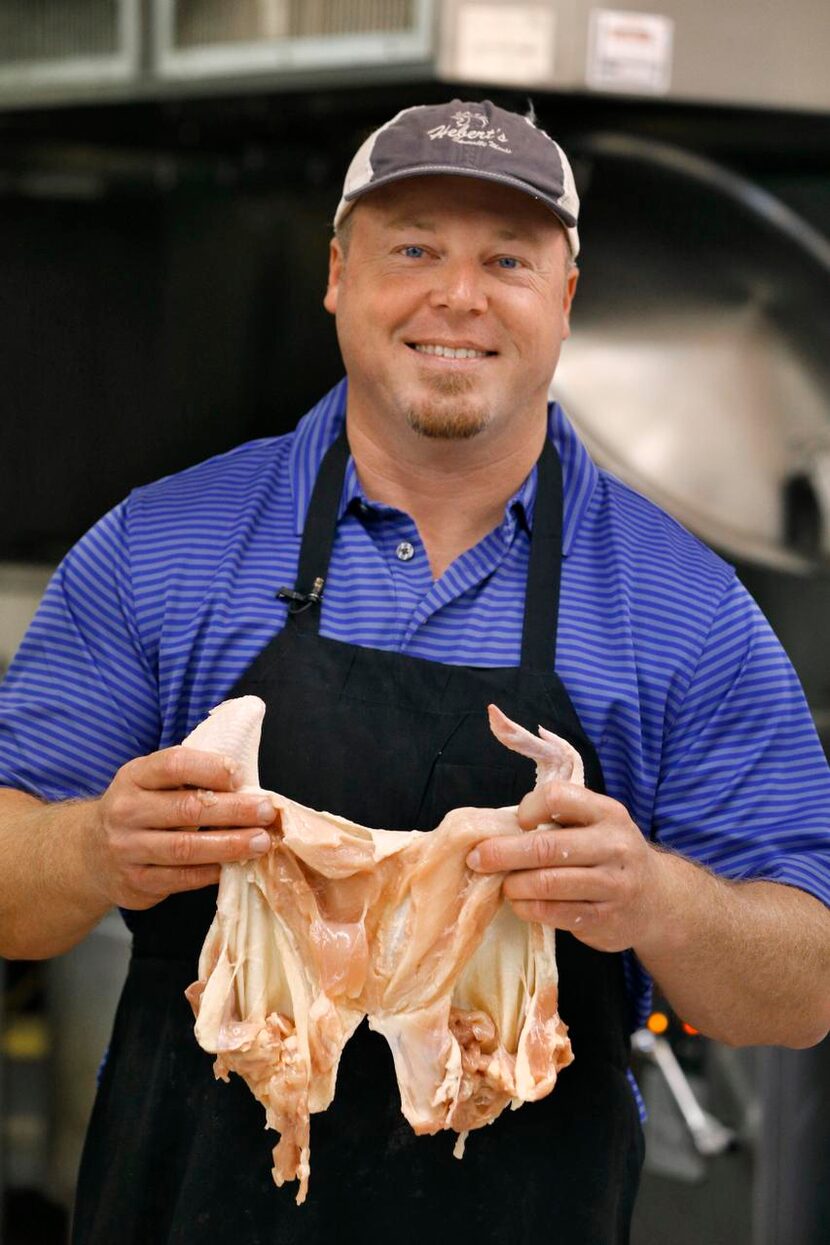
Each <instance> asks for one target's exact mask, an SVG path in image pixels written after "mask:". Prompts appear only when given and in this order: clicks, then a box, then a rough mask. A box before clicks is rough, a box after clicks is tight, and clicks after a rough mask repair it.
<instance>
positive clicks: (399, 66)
mask: <svg viewBox="0 0 830 1245" xmlns="http://www.w3.org/2000/svg"><path fill="white" fill-rule="evenodd" d="M828 50H830V6H828V5H827V3H826V0H791V2H790V3H789V4H787V5H784V4H781V3H778V2H776V0H731V3H730V4H729V5H725V4H723V3H722V0H720V2H718V0H658V3H657V4H656V5H655V6H654V8H653V9H651V10H650V11H649V12H643V5H642V0H637V2H635V3H633V4H627V3H625V2H620V3H616V4H615V7H613V8H608V9H605V8H599V7H596V6H594V5H591V4H589V3H588V2H587V0H540V2H538V3H532V4H523V3H515V2H510V0H508V2H501V3H492V2H491V0H480V2H479V0H475V2H473V0H447V2H445V3H443V4H439V3H437V2H433V0H0V393H2V396H3V406H2V411H3V414H2V437H1V438H0V672H1V671H2V668H3V667H4V666H5V665H7V664H8V662H9V661H10V660H11V656H12V654H13V652H14V650H15V648H16V646H17V644H18V643H19V640H20V638H21V636H22V633H23V630H24V629H25V626H26V625H27V622H28V620H29V618H30V617H31V615H32V613H33V612H34V609H35V608H36V605H37V602H38V600H39V597H40V594H41V593H42V591H43V588H44V586H45V583H46V581H47V579H48V577H49V575H50V573H51V571H52V570H53V569H54V567H55V566H56V565H57V563H58V561H59V560H60V558H61V557H62V555H63V554H64V553H65V551H66V550H67V549H68V547H69V546H70V544H71V543H72V542H73V541H75V540H76V539H77V538H78V537H79V536H80V535H81V534H82V532H83V531H84V530H85V529H86V528H87V527H88V526H89V525H90V524H91V523H92V522H94V520H95V519H96V518H97V517H98V516H99V515H100V514H101V513H102V512H103V511H105V510H106V509H107V508H108V507H110V506H111V505H113V504H114V503H115V502H117V501H118V500H119V499H120V498H121V497H122V496H123V495H124V494H125V493H126V492H127V491H128V490H129V489H130V488H132V487H134V486H135V485H139V484H142V483H145V482H146V481H148V480H151V479H153V478H156V477H157V476H160V475H163V474H166V473H168V472H171V471H175V470H177V469H179V468H182V467H184V466H186V465H188V464H190V463H193V462H196V461H198V460H199V459H202V458H205V457H207V456H209V455H211V454H214V453H218V452H220V451H222V450H225V449H227V448H229V447H230V446H232V445H234V444H237V443H238V442H240V441H243V440H246V439H249V438H251V437H258V436H266V435H273V434H276V433H281V432H285V431H288V430H290V429H291V428H292V427H293V426H294V425H295V424H296V422H297V420H298V419H299V417H300V416H301V415H302V414H303V412H304V411H305V410H306V409H307V408H308V407H309V406H310V405H311V404H312V403H313V402H314V401H315V400H316V399H317V398H318V397H319V396H320V395H321V394H322V393H323V392H324V390H325V389H326V388H327V387H328V386H329V385H331V384H333V383H334V382H335V381H336V380H337V379H338V378H339V376H340V363H339V358H338V353H337V348H336V342H335V337H334V331H333V326H332V323H331V321H330V319H329V317H328V315H327V314H326V313H325V312H324V311H323V309H322V306H321V303H320V300H321V297H322V291H323V288H324V281H325V271H326V257H327V243H328V238H329V235H330V220H331V216H332V214H333V211H334V207H335V205H336V203H337V200H338V198H339V193H340V185H341V183H342V178H343V175H344V172H345V168H346V165H347V163H348V160H349V158H350V156H351V154H352V153H353V152H354V150H355V149H356V147H357V146H358V144H359V143H360V142H361V141H362V139H363V138H364V137H365V136H366V134H367V133H368V132H369V131H370V130H371V129H373V128H374V127H375V126H376V125H377V124H379V123H381V122H382V121H384V120H386V119H387V118H388V117H389V116H391V115H392V114H393V113H394V112H395V111H397V110H398V109H399V108H403V107H407V106H409V105H410V104H413V103H429V102H437V101H441V100H445V99H448V98H453V97H455V96H458V97H460V98H462V99H470V98H472V99H475V98H482V97H484V96H485V95H486V96H487V97H490V98H492V99H494V100H495V101H496V102H498V103H500V104H502V105H505V106H507V107H512V108H516V109H519V110H521V111H523V110H524V109H525V108H526V106H527V101H528V98H532V100H533V103H534V105H535V109H536V112H537V114H538V118H539V121H540V123H541V125H542V126H543V127H544V128H545V129H546V130H548V132H550V133H551V134H553V135H554V136H555V137H556V138H557V139H559V140H560V141H561V142H562V143H563V145H564V146H565V147H566V149H567V150H568V151H569V153H570V154H571V155H572V157H573V161H574V166H575V173H576V177H577V182H578V187H579V191H580V194H581V196H582V199H583V217H582V224H581V229H580V232H581V235H582V240H583V253H582V255H581V257H580V267H581V269H582V276H581V281H580V292H579V298H578V299H577V303H576V306H575V313H574V318H573V320H574V335H573V337H572V339H571V340H570V341H569V342H568V343H567V345H566V347H565V350H564V353H563V357H562V361H561V364H560V368H559V371H558V373H557V378H556V382H555V387H554V392H555V394H556V396H557V397H559V398H560V399H561V400H562V401H563V403H564V404H565V406H566V409H567V410H568V412H569V414H570V415H571V417H572V418H573V420H574V422H575V423H576V424H577V426H578V428H579V429H580V431H581V433H582V435H583V437H584V439H585V440H586V442H587V444H588V445H589V447H590V449H591V451H592V452H593V454H594V456H595V457H596V458H597V460H598V461H599V462H600V463H601V464H602V465H603V466H605V467H607V468H609V469H610V470H612V471H614V472H615V473H616V474H618V475H619V476H621V477H622V478H623V479H625V480H626V481H627V482H629V483H630V484H632V485H633V486H634V487H635V488H637V489H638V490H639V491H641V492H643V493H645V494H647V495H649V496H651V497H653V498H654V499H655V500H656V501H658V502H659V503H660V504H661V505H663V506H664V507H665V508H667V509H668V510H669V511H671V512H672V513H674V514H675V515H676V516H677V517H678V518H679V519H680V520H681V521H682V522H684V523H685V524H686V525H687V526H688V527H690V528H692V530H694V531H696V532H697V533H698V534H699V535H700V536H702V537H703V539H705V540H706V541H707V542H708V543H710V544H711V545H712V546H713V547H715V548H716V549H717V550H718V551H719V552H720V553H721V554H723V555H724V556H725V557H726V558H727V559H728V560H730V561H731V562H733V563H734V564H736V565H737V567H738V570H739V573H740V575H741V577H742V578H743V580H744V582H745V583H746V584H747V585H748V586H749V588H750V589H751V590H752V592H753V593H754V594H755V596H756V597H757V599H758V600H759V602H760V604H761V606H762V608H763V609H764V611H765V612H766V614H767V616H768V617H769V619H770V621H771V622H772V624H773V626H774V627H775V629H776V631H777V632H778V634H779V636H780V637H781V639H782V641H783V643H784V645H785V647H786V648H787V650H788V652H789V653H790V655H791V657H792V659H793V661H794V663H795V665H796V667H797V669H798V671H799V674H800V676H801V679H802V682H803V683H804V686H805V689H806V691H807V695H808V699H809V700H810V703H811V707H812V709H813V712H814V715H815V720H816V725H817V727H818V730H819V733H820V735H821V737H822V740H823V742H824V744H825V748H827V747H828V745H830V662H828V657H827V647H828V645H827V637H828V635H829V634H830V374H829V373H830V362H829V361H830V312H829V311H828V307H830V298H828V296H829V295H830V75H828V73H827V69H826V63H827V54H828ZM128 954H129V945H128V939H127V935H126V931H125V929H124V927H123V926H122V924H121V922H120V919H119V918H118V917H117V916H114V915H113V916H111V917H110V918H108V919H106V920H105V921H104V922H103V923H102V925H101V926H100V927H99V929H98V930H97V931H96V932H95V933H94V934H93V935H92V936H91V937H90V938H89V939H88V940H87V941H86V942H85V943H84V944H83V945H82V946H80V947H78V948H76V949H75V950H74V951H72V952H71V953H69V954H68V955H65V956H62V957H60V958H58V959H56V960H54V961H52V962H50V963H48V964H29V963H5V964H4V963H3V962H2V961H0V974H2V996H1V997H2V1003H1V1004H0V1191H1V1192H2V1205H3V1218H2V1227H0V1241H2V1243H3V1245H17V1243H18V1242H25V1243H26V1245H62V1243H63V1242H64V1241H65V1240H66V1232H67V1222H68V1214H69V1207H70V1205H71V1197H72V1187H73V1183H74V1178H75V1171H76V1168H77V1163H78V1157H79V1149H80V1145H81V1142H82V1138H83V1131H84V1127H85V1122H86V1119H87V1116H88V1114H89V1110H90V1106H91V1099H92V1096H93V1094H94V1089H95V1077H96V1069H97V1067H98V1064H99V1062H100V1060H101V1057H102V1055H103V1053H104V1050H105V1047H106V1044H107V1040H108V1035H109V1029H110V1025H111V1021H112V1015H113V1011H114V1007H115V1003H116V1000H117V997H118V992H119V988H120V983H121V981H122V979H123V975H124V972H125V965H126V959H127V956H128ZM636 1045H637V1055H636V1060H637V1072H638V1077H639V1080H640V1083H641V1085H642V1088H643V1091H644V1094H645V1097H646V1100H647V1103H648V1106H649V1111H650V1116H649V1123H648V1126H647V1137H648V1156H647V1161H646V1173H645V1178H644V1183H643V1190H642V1195H641V1198H640V1202H639V1206H638V1211H637V1217H636V1225H635V1238H634V1239H635V1242H636V1245H660V1243H662V1242H669V1241H671V1242H672V1243H673V1245H686V1242H689V1243H691V1242H695V1243H698V1242H701V1241H703V1242H707V1243H708V1245H828V1242H830V1181H828V1180H827V1176H826V1173H827V1165H828V1161H830V1048H828V1044H827V1043H824V1044H823V1045H822V1046H820V1047H817V1048H815V1049H814V1050H811V1051H803V1052H787V1051H774V1050H758V1049H753V1050H744V1051H734V1050H730V1049H727V1048H725V1047H720V1046H718V1045H717V1044H715V1043H712V1042H709V1041H707V1040H706V1039H704V1038H702V1037H701V1036H700V1035H698V1034H695V1033H694V1031H689V1029H688V1026H684V1025H683V1021H682V1017H680V1018H678V1017H674V1016H672V1015H671V1013H670V1012H668V1010H667V1009H666V1008H664V1007H661V1006H660V1004H659V1002H658V1003H657V1004H656V1005H655V1012H654V1015H653V1016H652V1019H651V1021H650V1022H649V1027H648V1029H646V1030H644V1031H643V1032H642V1033H641V1034H639V1035H638V1036H637V1042H636Z"/></svg>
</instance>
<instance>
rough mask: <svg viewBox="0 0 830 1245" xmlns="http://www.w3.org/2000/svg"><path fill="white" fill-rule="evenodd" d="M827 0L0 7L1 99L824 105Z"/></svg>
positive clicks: (251, 0)
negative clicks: (459, 87) (404, 98)
mask: <svg viewBox="0 0 830 1245" xmlns="http://www.w3.org/2000/svg"><path fill="white" fill-rule="evenodd" d="M828 46H830V5H828V4H827V0H793V3H791V4H789V5H788V6H787V7H786V9H784V8H783V7H782V6H781V4H780V3H779V2H778V0H729V3H724V2H723V0H657V2H656V3H655V4H654V6H653V7H651V8H649V9H648V10H647V11H644V8H643V5H642V3H637V2H636V0H635V3H633V4H631V5H627V4H625V3H617V4H615V5H614V7H608V8H604V7H601V6H599V5H597V4H595V3H590V2H589V0H541V2H539V3H531V4H525V3H519V2H518V0H498V2H496V0H443V2H442V3H438V0H60V3H55V2H54V0H0V107H20V106H21V105H23V106H25V105H26V104H37V103H60V102H63V101H65V102H77V101H78V99H79V98H85V99H87V100H93V101H94V100H96V99H107V100H110V99H131V98H136V99H137V98H153V97H161V96H165V95H171V94H182V93H184V92H186V93H187V94H199V93H210V92H211V91H216V90H226V89H228V88H231V89H232V90H233V91H234V92H245V91H263V90H275V89H285V88H290V87H295V88H300V87H303V88H308V87H312V86H314V85H315V83H319V84H326V85H330V84H340V85H346V86H355V87H357V86H361V87H363V86H366V85H367V84H370V83H372V82H390V81H391V82H400V83H403V82H405V81H408V80H411V81H421V82H424V81H435V80H436V79H437V80H439V81H440V80H443V81H446V82H448V83H452V84H453V86H455V85H456V84H458V83H463V82H469V83H474V84H475V86H476V87H477V88H478V89H479V90H480V89H481V88H482V87H485V88H486V87H487V86H488V85H489V86H492V87H498V86H505V87H520V88H522V89H524V90H527V89H530V90H543V91H554V92H562V93H571V94H573V93H575V92H577V93H580V92H586V93H590V94H595V95H611V96H629V97H641V98H657V99H665V100H674V101H684V102H694V103H701V104H707V103H711V104H731V105H746V106H752V107H763V108H784V109H801V110H806V111H812V112H825V111H830V76H828V74H827V72H826V64H825V62H826V52H827V48H828Z"/></svg>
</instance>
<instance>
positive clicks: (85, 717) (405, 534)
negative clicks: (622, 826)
mask: <svg viewBox="0 0 830 1245" xmlns="http://www.w3.org/2000/svg"><path fill="white" fill-rule="evenodd" d="M345 403H346V382H345V381H343V382H341V383H340V384H339V385H338V386H337V387H336V388H335V389H334V390H332V391H331V393H329V394H328V395H327V396H326V397H325V398H324V399H323V400H322V401H321V402H320V403H319V404H318V405H317V406H316V407H315V408H314V409H313V410H312V411H310V412H309V413H308V414H307V415H306V416H305V417H304V418H303V419H302V420H301V421H300V423H299V425H298V427H297V429H296V430H295V431H294V432H293V433H290V434H288V435H286V436H282V437H276V438H267V439H263V440H258V441H253V442H250V443H247V444H245V445H242V446H240V447H238V448H237V449H235V450H232V451H231V452H230V453H227V454H223V455H221V456H219V457H216V458H213V459H210V460H209V461H207V462H204V463H201V464H200V465H198V466H195V467H193V468H191V469H189V470H187V471H184V472H181V473H179V474H177V475H174V476H170V477H167V478H166V479H163V480H160V481H158V482H156V483H154V484H150V485H148V486H146V487H143V488H139V489H136V490H135V491H134V492H133V493H131V494H130V496H129V497H128V498H127V499H126V500H125V501H124V502H123V503H122V504H120V505H119V506H117V507H116V508H115V509H114V510H112V511H111V512H110V513H109V514H107V515H106V516H105V517H104V518H103V519H101V520H100V522H99V523H98V524H96V526H95V527H93V528H92V529H91V531H90V532H88V533H87V535H86V536H84V537H83V539H82V540H81V541H80V542H79V543H78V544H77V545H76V546H75V547H74V548H73V549H72V550H71V552H70V553H69V554H68V555H67V557H66V558H65V560H64V561H63V563H62V564H61V566H60V567H59V568H58V570H57V572H56V573H55V576H54V577H53V579H52V582H51V584H50V586H49V588H48V590H47V592H46V595H45V597H44V600H43V602H42V604H41V606H40V609H39V610H38V613H37V615H36V617H35V619H34V621H33V623H32V625H31V627H30V629H29V632H28V634H27V635H26V637H25V639H24V641H23V643H22V645H21V647H20V650H19V652H18V654H17V656H16V658H15V660H14V662H13V664H12V666H11V668H10V670H9V672H8V675H7V677H6V679H5V682H4V683H3V685H2V687H0V784H2V785H8V786H12V787H17V788H20V789H22V790H24V791H28V792H31V793H33V794H35V795H38V796H41V797H43V798H44V799H47V800H60V799H65V798H68V797H79V796H80V797H83V796H94V795H97V794H98V793H100V792H101V791H102V790H103V789H104V788H105V787H106V786H107V785H108V783H109V782H110V780H111V778H112V776H113V774H114V773H115V771H116V769H118V767H119V766H121V765H122V764H123V763H124V762H125V761H127V760H129V759H130V758H132V757H134V756H137V755H139V754H144V753H147V752H150V751H152V750H154V749H156V748H159V747H166V746H168V745H170V744H173V743H177V742H179V741H180V740H181V739H182V738H183V737H184V736H185V735H186V734H187V732H188V731H189V730H190V729H191V728H192V727H193V726H194V725H195V724H196V723H197V722H198V721H199V720H200V719H201V718H203V717H204V716H205V714H206V713H207V711H208V710H209V709H210V708H211V707H212V706H213V705H214V704H216V703H217V702H218V701H220V700H222V699H223V698H224V696H225V695H226V693H227V691H228V690H229V689H230V687H231V686H232V685H233V684H234V683H235V681H236V680H237V679H238V677H239V676H240V675H241V674H242V672H243V671H244V670H245V669H246V667H247V666H248V665H249V664H250V663H251V661H252V660H253V659H254V657H255V656H256V655H257V653H259V652H260V651H261V649H262V648H263V647H264V646H265V645H266V644H267V643H268V641H269V640H270V639H271V638H272V636H273V635H274V634H275V633H276V632H278V631H279V630H280V629H281V628H282V626H283V625H284V622H285V617H286V607H285V606H284V605H283V604H282V603H281V602H279V601H277V600H276V599H275V591H276V589H278V588H279V587H280V586H281V585H283V584H286V585H293V583H294V579H295V574H296V568H297V561H298V555H299V548H300V540H301V536H302V531H303V523H304V519H305V513H306V509H307V506H308V501H309V497H310V492H311V488H312V486H313V483H314V479H315V476H316V472H317V468H318V466H319V463H320V461H321V459H322V456H323V454H324V452H325V450H326V449H327V448H328V446H329V445H330V444H331V442H332V441H333V440H334V438H335V437H336V435H337V434H338V432H339V431H340V429H341V427H342V425H343V421H344V418H345ZM549 435H550V436H551V438H552V440H553V441H554V443H555V445H556V448H557V450H558V452H559V455H560V458H561V460H562V468H563V480H564V538H563V553H564V560H563V568H562V590H561V604H560V620H559V636H558V642H557V649H556V669H557V671H558V673H559V675H560V677H561V678H562V681H563V682H564V684H565V687H566V688H567V690H568V693H569V695H570V697H571V700H572V701H573V704H574V706H575V708H576V711H577V713H578V714H579V717H580V719H581V721H582V724H583V727H584V728H585V730H586V732H587V734H588V736H589V737H590V738H591V739H592V741H593V743H594V745H595V747H596V749H597V752H598V754H599V758H600V761H601V763H602V767H603V771H604V775H605V781H606V787H607V790H608V793H609V794H610V795H612V796H613V797H615V798H616V799H618V800H620V801H622V803H623V804H624V805H625V806H626V807H627V808H628V810H629V812H630V814H631V816H632V817H633V819H634V821H635V822H636V823H637V825H638V826H639V827H640V828H641V830H642V831H643V833H644V834H646V835H648V836H650V837H652V838H653V839H655V840H656V841H658V842H659V843H661V844H662V845H663V846H665V847H667V848H672V849H676V850H678V851H680V852H683V853H684V854H686V855H688V856H691V857H694V858H695V859H696V860H698V861H701V862H703V863H704V864H706V865H708V866H710V867H711V868H712V869H714V870H716V871H717V872H719V873H722V874H724V875H726V876H728V877H731V878H764V879H769V880H773V881H778V882H783V883H788V884H791V885H794V886H797V887H801V888H802V889H804V890H806V891H809V892H811V893H812V894H814V895H816V896H818V897H819V898H821V899H822V900H823V901H824V902H825V903H830V771H828V767H827V764H826V762H825V759H824V756H823V753H822V750H821V746H820V744H819V741H818V738H817V736H816V732H815V730H814V727H813V723H812V720H811V717H810V713H809V710H808V708H807V705H806V703H805V700H804V696H803V693H802V691H801V688H800V686H799V683H798V680H797V678H796V676H795V674H794V672H793V669H792V667H791V665H790V663H789V661H788V659H787V658H786V656H785V654H784V653H783V651H782V649H781V647H780V645H779V643H778V641H777V640H776V638H775V636H774V634H773V633H772V631H771V629H770V627H769V625H768V624H767V622H766V620H765V619H764V617H763V615H762V614H761V612H760V610H759V609H758V607H757V606H756V605H755V603H754V602H753V601H752V599H751V598H750V597H749V595H748V594H747V592H746V591H745V589H744V588H743V587H742V585H741V584H740V583H739V581H738V580H737V578H736V576H735V573H734V570H733V569H732V568H731V567H730V566H728V565H727V564H726V563H725V562H723V561H722V560H721V559H720V558H718V557H717V556H716V555H715V554H713V553H712V552H711V551H710V550H708V549H707V548H706V547H705V546H704V545H702V544H701V543H700V542H699V541H698V540H697V539H696V538H695V537H693V536H692V535H690V534H689V533H688V532H687V531H685V530H684V529H683V528H682V527H681V526H680V525H679V524H678V523H677V522H675V521H674V520H673V519H671V518H670V517H669V516H667V515H666V514H664V513H663V512H662V511H660V510H659V509H658V508H657V507H656V506H654V505H653V504H652V503H651V502H649V501H647V500H645V499H644V498H643V497H641V496H639V495H638V494H636V493H634V492H633V491H632V490H631V489H629V488H627V487H626V486H625V485H623V484H622V483H620V481H619V480H617V479H615V478H614V477H613V476H611V475H609V474H607V473H606V472H603V471H600V470H598V469H597V467H596V466H595V465H594V463H593V462H592V461H591V459H590V458H589V456H588V454H587V452H586V451H585V449H584V447H583V446H582V444H581V443H580V441H579V439H578V438H577V436H576V434H575V432H574V430H573V429H572V427H571V426H570V424H569V423H568V420H567V418H566V416H565V414H564V413H563V411H562V409H561V408H560V407H559V406H558V405H557V404H556V403H554V404H552V405H551V407H550V411H549ZM535 486H536V472H535V469H534V471H533V472H532V473H531V475H530V476H529V477H528V478H527V480H526V481H525V482H524V484H523V485H522V486H521V488H520V489H519V490H518V491H517V492H516V494H515V495H514V496H513V497H512V498H511V499H510V500H509V502H508V503H507V505H506V507H505V511H504V516H503V519H502V521H501V522H500V524H499V525H498V526H497V527H496V528H495V529H494V530H493V531H492V532H491V533H490V534H489V535H488V536H486V537H485V538H484V539H483V540H482V541H481V542H480V543H479V544H478V545H477V546H476V547H475V548H473V549H470V550H469V551H468V552H466V553H464V554H462V556H461V557H460V558H458V559H457V560H456V561H455V562H454V563H453V564H452V566H450V567H449V569H448V570H447V571H446V572H445V573H444V574H443V575H442V576H441V578H440V579H439V580H438V581H437V582H433V579H432V575H431V573H430V569H429V564H428V561H427V557H426V553H425V550H424V547H423V543H422V541H421V539H420V537H419V534H418V531H417V529H416V527H415V524H414V523H413V521H412V519H411V518H410V517H409V516H408V515H407V514H404V513H402V512H400V511H398V510H395V509H393V508H391V507H389V506H385V505H379V504H377V503H374V502H372V501H371V500H370V499H368V498H366V497H365V496H364V495H363V493H362V490H361V487H360V484H359V481H358V479H357V476H356V473H355V470H354V466H353V464H352V463H351V461H350V463H349V466H348V469H347V475H346V479H345V482H344V488H343V495H342V499H341V506H340V517H339V523H338V527H337V533H336V539H335V544H334V550H333V555H332V562H331V566H330V572H329V579H328V581H327V584H326V591H325V596H324V600H323V606H322V617H321V631H322V634H324V635H326V636H330V637H331V638H333V639H337V640H343V641H346V642H349V643H352V644H359V645H366V646H369V647H373V648H379V649H386V650H391V651H395V652H400V653H406V654H409V655H411V656H414V657H422V658H427V659H429V660H432V661H440V662H447V663H454V664H463V665H469V666H505V665H516V664H518V661H519V655H520V648H521V630H522V611H523V597H524V585H525V579H526V574H527V566H528V554H529V547H530V532H531V531H532V527H533V504H534V497H535ZM403 542H408V544H409V545H411V546H412V549H413V550H414V553H413V555H412V556H410V557H407V558H401V557H400V546H401V545H402V543H403ZM406 552H407V553H408V552H409V551H408V550H406ZM553 660H554V654H553V652H551V665H553ZM271 711H272V712H280V709H279V707H278V706H273V707H272V709H271ZM292 712H302V706H301V705H297V706H292ZM338 746H340V747H344V748H348V741H347V740H343V741H338V740H332V741H331V747H332V749H335V748H337V747H338ZM628 970H629V984H630V987H631V989H632V991H633V995H634V1000H635V1003H636V1007H635V1013H636V1015H635V1019H636V1020H638V1021H639V1020H641V1019H642V1016H643V1012H644V1009H645V1008H646V1007H647V1004H648V980H647V978H646V976H645V974H643V973H642V972H641V971H640V970H639V968H638V966H637V965H636V962H635V961H634V960H633V958H632V959H631V961H630V962H629V964H628Z"/></svg>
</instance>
